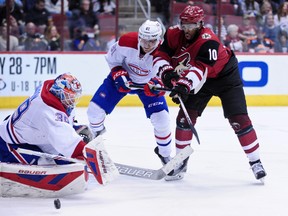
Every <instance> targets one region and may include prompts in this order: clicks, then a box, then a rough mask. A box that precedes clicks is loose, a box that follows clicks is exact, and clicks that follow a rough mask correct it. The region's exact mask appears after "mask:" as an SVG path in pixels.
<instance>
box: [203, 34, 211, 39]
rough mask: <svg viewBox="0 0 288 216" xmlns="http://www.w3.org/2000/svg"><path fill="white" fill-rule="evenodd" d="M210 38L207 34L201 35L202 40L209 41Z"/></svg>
mask: <svg viewBox="0 0 288 216" xmlns="http://www.w3.org/2000/svg"><path fill="white" fill-rule="evenodd" d="M211 37H212V36H211V35H210V34H208V33H204V34H202V38H203V39H210V38H211Z"/></svg>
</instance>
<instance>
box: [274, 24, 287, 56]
mask: <svg viewBox="0 0 288 216" xmlns="http://www.w3.org/2000/svg"><path fill="white" fill-rule="evenodd" d="M278 29H279V31H278V35H277V40H276V43H275V52H281V53H287V48H288V25H286V24H282V25H281V26H279V27H278Z"/></svg>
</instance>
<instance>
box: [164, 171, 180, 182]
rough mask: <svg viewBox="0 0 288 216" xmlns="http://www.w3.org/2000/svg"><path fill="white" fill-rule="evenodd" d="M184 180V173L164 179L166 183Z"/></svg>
mask: <svg viewBox="0 0 288 216" xmlns="http://www.w3.org/2000/svg"><path fill="white" fill-rule="evenodd" d="M183 178H184V173H182V172H181V173H178V174H176V175H173V176H166V177H165V178H164V179H165V181H178V180H181V179H183Z"/></svg>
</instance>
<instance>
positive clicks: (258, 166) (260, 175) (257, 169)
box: [249, 160, 267, 182]
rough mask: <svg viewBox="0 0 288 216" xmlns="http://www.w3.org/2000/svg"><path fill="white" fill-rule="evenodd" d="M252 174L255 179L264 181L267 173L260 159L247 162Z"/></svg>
mask: <svg viewBox="0 0 288 216" xmlns="http://www.w3.org/2000/svg"><path fill="white" fill-rule="evenodd" d="M249 163H250V166H251V169H252V171H253V173H254V176H255V178H256V179H257V180H260V181H261V182H264V177H265V176H266V175H267V174H266V172H265V170H264V168H263V165H262V163H261V161H260V160H257V161H254V162H249Z"/></svg>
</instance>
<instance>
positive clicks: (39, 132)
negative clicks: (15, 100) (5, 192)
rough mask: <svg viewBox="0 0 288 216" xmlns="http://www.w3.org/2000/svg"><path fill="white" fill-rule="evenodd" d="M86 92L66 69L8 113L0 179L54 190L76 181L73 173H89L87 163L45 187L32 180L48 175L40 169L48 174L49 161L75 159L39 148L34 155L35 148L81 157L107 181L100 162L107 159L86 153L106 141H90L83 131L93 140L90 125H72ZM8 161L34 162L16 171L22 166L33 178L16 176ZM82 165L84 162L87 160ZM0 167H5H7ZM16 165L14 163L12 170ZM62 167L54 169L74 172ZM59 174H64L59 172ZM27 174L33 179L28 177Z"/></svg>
mask: <svg viewBox="0 0 288 216" xmlns="http://www.w3.org/2000/svg"><path fill="white" fill-rule="evenodd" d="M81 94H82V87H81V84H80V82H79V81H78V80H77V78H76V77H74V76H73V75H71V74H67V73H66V74H62V75H60V76H58V77H57V78H56V79H55V80H46V81H45V82H44V83H43V84H42V85H40V86H39V87H38V88H37V89H36V91H35V93H34V94H33V95H32V96H31V97H29V98H27V99H26V100H25V101H24V102H23V103H22V104H21V105H20V106H19V107H18V108H17V109H16V110H15V112H14V113H13V114H12V115H11V116H8V117H7V118H6V119H5V120H4V121H3V122H2V123H1V124H0V162H1V164H0V172H1V175H0V178H1V177H3V178H4V179H5V180H7V179H8V180H9V181H14V182H13V183H15V182H17V183H19V184H24V185H26V186H32V187H36V188H37V187H40V188H41V187H45V186H46V188H45V190H51V191H55V190H56V189H55V188H58V187H57V186H59V185H60V186H59V187H62V186H63V185H64V186H67V185H68V184H70V183H71V181H72V180H74V177H75V179H77V177H78V176H79V175H80V174H81V175H82V174H83V175H84V174H85V173H84V166H83V167H82V168H81V166H80V168H79V166H78V168H79V169H80V170H77V169H76V170H74V171H73V172H75V173H74V174H71V173H70V177H68V179H66V180H65V182H60V179H58V181H54V184H55V185H53V186H55V188H54V187H52V186H51V185H52V184H53V183H52V182H50V183H49V184H50V185H45V186H43V184H44V183H43V182H42V185H41V182H40V184H39V185H38V182H37V181H36V182H37V183H36V182H35V181H33V178H34V177H35V178H38V179H39V178H44V176H42V177H39V175H38V174H39V173H41V172H42V173H45V175H47V173H49V168H47V167H44V166H46V165H56V164H58V165H63V166H65V164H69V163H70V162H67V161H63V160H52V159H51V158H47V157H39V155H38V154H36V153H35V154H33V152H37V153H39V152H42V153H45V154H47V153H48V154H51V155H61V156H65V157H68V158H74V159H80V160H82V161H83V160H84V159H85V161H86V162H87V165H88V166H89V167H90V170H91V172H92V173H93V174H94V176H95V177H96V179H97V181H98V182H99V183H100V184H103V183H105V182H103V179H102V177H103V176H102V173H101V169H102V167H100V168H99V167H98V164H99V165H102V164H101V163H102V161H101V162H97V157H95V158H93V156H92V158H91V157H88V156H87V155H88V154H87V150H88V151H89V154H90V153H91V152H92V154H91V155H93V152H94V153H95V155H96V153H97V149H95V142H98V144H99V145H101V143H100V142H99V140H96V141H95V140H92V141H91V142H89V143H88V144H87V145H86V143H85V142H84V141H83V136H81V134H82V135H84V136H85V138H86V140H85V141H86V142H88V141H90V138H92V136H91V132H90V133H89V131H90V130H88V129H87V128H88V127H85V126H77V125H76V127H75V128H73V126H75V125H74V113H75V111H74V108H75V106H76V104H77V102H78V101H79V98H80V96H81ZM75 129H76V130H77V131H78V133H77V131H76V130H75ZM83 133H84V134H83ZM89 137H90V138H89ZM21 149H25V150H28V152H29V151H30V153H21V151H20V150H21ZM101 151H103V149H101ZM43 155H44V154H43ZM93 160H94V161H93ZM107 160H109V163H110V162H111V161H110V159H109V158H107ZM4 163H5V164H4ZM7 163H8V164H15V163H16V164H23V165H30V166H22V167H21V166H17V168H16V170H18V169H20V170H22V171H19V170H18V171H17V172H20V173H22V174H30V175H31V176H30V177H29V178H27V177H24V176H20V177H23V179H21V178H20V177H19V176H17V175H15V173H13V172H9V167H8V168H7ZM82 164H84V161H83V163H82ZM1 165H2V166H1ZM31 165H37V166H40V167H42V169H41V170H42V171H41V172H39V171H35V170H34V168H30V167H31ZM112 165H113V163H112ZM1 167H2V168H3V169H2V170H1ZM19 167H20V168H19ZM60 167H61V166H60ZM91 167H92V168H91ZM13 168H14V167H11V169H13ZM57 168H59V166H55V167H52V169H53V170H55V171H56V170H57ZM4 169H5V170H6V171H5V172H4V171H3V170H4ZM59 169H61V172H60V173H57V172H56V173H53V174H55V175H56V174H62V175H64V174H67V172H68V173H69V171H67V172H65V169H64V170H63V168H59ZM81 169H82V170H81ZM115 169H116V167H115ZM7 170H8V171H7ZM23 170H24V171H23ZM63 172H64V173H63ZM76 173H78V174H76ZM79 173H80V174H79ZM16 174H17V173H16ZM33 175H34V176H33ZM48 176H49V175H48ZM68 176H69V175H68ZM73 176H74V177H73ZM50 177H51V176H50ZM58 177H59V178H60V176H58ZM19 179H20V180H19ZM27 179H29V180H30V181H29V182H27V181H28V180H27ZM8 180H7V181H8ZM31 180H32V181H31ZM86 180H87V179H86ZM51 181H52V179H51ZM0 182H1V181H0ZM46 183H47V182H46ZM57 184H58V185H57ZM50 186H51V187H50ZM41 189H44V188H41ZM58 189H59V188H58Z"/></svg>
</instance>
